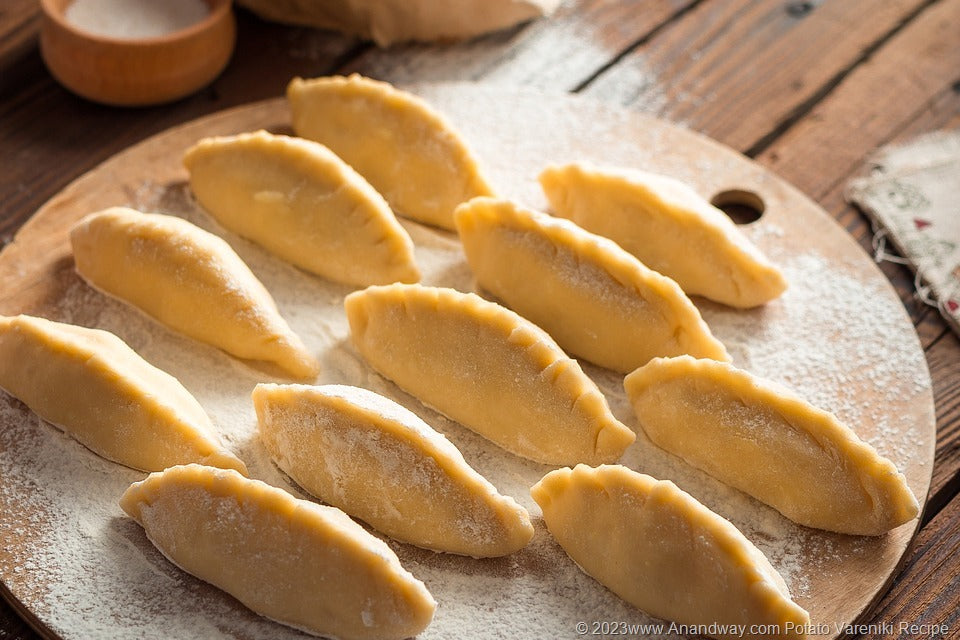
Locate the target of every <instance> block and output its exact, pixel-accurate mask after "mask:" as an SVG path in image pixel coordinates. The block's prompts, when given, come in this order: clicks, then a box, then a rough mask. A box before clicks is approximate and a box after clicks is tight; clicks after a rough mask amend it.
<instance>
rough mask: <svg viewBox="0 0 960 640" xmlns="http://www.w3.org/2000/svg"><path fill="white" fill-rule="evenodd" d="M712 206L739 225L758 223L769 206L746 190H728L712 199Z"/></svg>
mask: <svg viewBox="0 0 960 640" xmlns="http://www.w3.org/2000/svg"><path fill="white" fill-rule="evenodd" d="M710 204H712V205H713V206H715V207H716V208H717V209H720V210H721V211H723V212H724V213H725V214H727V216H728V217H729V218H730V219H731V220H733V221H734V222H736V223H737V224H750V223H751V222H756V221H757V220H759V219H760V216H762V215H763V212H764V211H765V210H766V208H767V205H766V204H765V203H764V201H763V198H761V197H760V196H759V195H757V194H756V193H754V192H753V191H748V190H746V189H727V190H726V191H721V192H720V193H717V194H716V195H714V196H713V197H712V198H710Z"/></svg>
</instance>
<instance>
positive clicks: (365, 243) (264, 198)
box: [183, 131, 420, 287]
mask: <svg viewBox="0 0 960 640" xmlns="http://www.w3.org/2000/svg"><path fill="white" fill-rule="evenodd" d="M183 162H184V164H185V165H186V167H187V169H188V170H189V171H190V187H191V188H192V189H193V192H194V193H195V194H196V196H197V200H199V201H200V204H201V205H203V207H204V209H206V210H207V211H209V212H210V214H211V215H212V216H213V217H214V218H216V219H217V220H218V221H219V222H220V223H221V224H222V225H223V226H224V227H226V228H227V229H230V230H231V231H233V232H234V233H238V234H240V235H242V236H244V237H246V238H249V239H251V240H253V241H254V242H256V243H258V244H260V245H262V246H264V247H265V248H266V249H268V250H269V251H272V252H273V253H275V254H277V255H278V256H280V257H281V258H283V259H284V260H288V261H289V262H291V263H293V264H295V265H296V266H298V267H300V268H301V269H305V270H307V271H310V272H312V273H316V274H318V275H321V276H323V277H325V278H329V279H331V280H336V281H337V282H344V283H346V284H353V285H359V286H364V287H365V286H367V285H371V284H390V283H391V282H416V281H417V280H419V279H420V272H419V271H418V270H417V266H416V264H414V260H413V242H412V241H411V240H410V236H408V235H407V232H406V231H404V229H403V227H401V226H400V223H398V222H397V219H396V218H395V217H394V216H393V212H392V211H391V210H390V207H389V206H388V205H387V203H386V201H385V200H384V199H383V196H381V195H380V194H379V193H377V192H376V191H375V190H374V188H373V187H371V186H370V184H369V183H368V182H367V181H366V180H364V179H363V177H361V176H360V175H359V174H358V173H357V172H356V171H354V170H353V169H351V168H350V166H349V165H347V164H346V163H345V162H344V161H343V160H341V159H340V158H338V157H337V156H336V155H335V154H334V153H333V152H332V151H330V150H329V149H327V148H326V147H324V146H323V145H322V144H319V143H317V142H311V141H309V140H303V139H302V138H291V137H289V136H281V135H272V134H270V133H267V132H266V131H257V132H256V133H245V134H241V135H237V136H230V137H222V138H206V139H204V140H201V141H200V142H199V143H197V144H196V145H195V146H194V147H193V148H191V149H190V150H189V151H187V153H186V155H185V156H184V158H183Z"/></svg>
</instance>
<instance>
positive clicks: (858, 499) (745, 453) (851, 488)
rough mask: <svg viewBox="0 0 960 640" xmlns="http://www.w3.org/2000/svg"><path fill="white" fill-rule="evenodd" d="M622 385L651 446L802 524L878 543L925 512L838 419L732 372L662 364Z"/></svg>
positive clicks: (685, 360) (700, 363)
mask: <svg viewBox="0 0 960 640" xmlns="http://www.w3.org/2000/svg"><path fill="white" fill-rule="evenodd" d="M624 386H625V388H626V391H627V395H628V396H629V398H630V402H631V403H632V404H633V408H634V410H635V411H636V413H637V417H638V420H639V422H640V426H641V427H643V430H644V431H645V432H646V434H647V436H648V437H649V438H650V439H651V440H652V441H653V442H654V444H656V445H657V446H659V447H662V448H663V449H666V450H667V451H669V452H670V453H673V454H674V455H677V456H680V457H681V458H683V459H684V460H686V461H687V462H689V463H690V464H692V465H694V466H695V467H698V468H700V469H703V470H704V471H706V472H707V473H709V474H710V475H712V476H714V477H715V478H718V479H720V480H722V481H723V482H725V483H727V484H729V485H731V486H733V487H736V488H737V489H740V490H741V491H744V492H746V493H748V494H750V495H752V496H753V497H755V498H757V499H758V500H760V501H761V502H764V503H766V504H768V505H770V506H772V507H773V508H775V509H776V510H778V511H779V512H780V513H782V514H783V515H785V516H786V517H788V518H790V519H791V520H793V521H795V522H798V523H800V524H803V525H806V526H808V527H816V528H818V529H826V530H828V531H837V532H840V533H849V534H857V535H880V534H882V533H885V532H886V531H889V530H890V529H893V528H894V527H897V526H899V525H901V524H903V523H905V522H909V521H910V520H912V519H913V518H915V517H916V516H917V513H918V512H919V505H918V504H917V499H916V498H915V497H914V495H913V493H912V492H911V491H910V488H909V487H908V486H907V483H906V480H905V479H904V477H903V475H902V474H901V473H899V472H898V471H897V469H896V467H895V466H894V465H893V463H892V462H890V461H889V460H887V459H886V458H883V457H881V456H880V455H879V454H878V453H877V452H876V451H875V450H874V449H873V447H871V446H870V445H869V444H867V443H865V442H863V441H862V440H860V438H858V437H857V435H856V434H855V433H854V432H853V431H852V430H851V429H850V428H848V427H846V426H845V425H843V424H841V423H840V422H839V421H838V420H837V419H836V418H835V417H834V416H833V414H830V413H827V412H826V411H822V410H820V409H817V408H816V407H813V406H812V405H810V404H809V403H807V402H805V401H803V400H801V399H800V398H798V397H797V396H795V395H794V394H793V393H791V392H789V391H787V390H786V389H782V388H779V387H778V386H775V385H773V384H772V383H769V382H766V381H764V380H761V379H759V378H756V377H754V376H752V375H750V374H749V373H747V372H745V371H741V370H739V369H736V368H734V367H733V366H731V365H729V364H725V363H719V362H713V361H710V360H695V359H693V358H690V357H680V358H663V359H656V360H653V361H651V362H650V363H649V364H647V365H646V366H645V367H642V368H641V369H638V370H637V371H634V372H633V373H631V374H630V375H628V376H627V377H626V380H625V381H624Z"/></svg>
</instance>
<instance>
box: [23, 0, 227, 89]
mask: <svg viewBox="0 0 960 640" xmlns="http://www.w3.org/2000/svg"><path fill="white" fill-rule="evenodd" d="M72 1H73V0H41V1H40V5H41V7H42V9H43V18H44V19H43V26H42V28H41V31H40V52H41V54H42V55H43V60H44V62H45V63H46V65H47V68H48V69H50V73H52V74H53V77H54V78H56V79H57V81H58V82H59V83H60V84H62V85H63V86H64V87H66V88H67V89H69V90H70V91H72V92H74V93H76V94H77V95H79V96H82V97H84V98H87V99H89V100H93V101H94V102H100V103H103V104H109V105H116V106H144V105H152V104H160V103H164V102H171V101H173V100H176V99H178V98H182V97H184V96H187V95H189V94H191V93H193V92H194V91H197V90H198V89H200V88H202V87H204V86H206V85H207V84H209V83H210V82H211V81H212V80H213V79H214V78H216V77H217V76H218V75H219V74H220V72H221V71H223V68H224V67H226V66H227V62H228V61H229V60H230V55H231V54H232V53H233V46H234V43H235V42H236V22H235V20H234V17H233V12H232V11H231V0H205V2H206V3H207V4H208V5H209V7H210V13H209V14H208V15H207V17H206V18H204V19H203V20H201V21H200V22H198V23H196V24H194V25H191V26H189V27H187V28H186V29H181V30H179V31H175V32H173V33H170V34H166V35H163V36H159V37H155V38H137V39H123V38H117V37H110V36H102V35H98V34H94V33H90V32H87V31H83V30H81V29H80V28H79V27H77V26H75V25H73V24H72V23H70V22H68V21H67V20H66V18H65V17H64V12H65V11H66V8H67V6H68V5H69V4H70V3H71V2H72ZM160 1H163V0H160Z"/></svg>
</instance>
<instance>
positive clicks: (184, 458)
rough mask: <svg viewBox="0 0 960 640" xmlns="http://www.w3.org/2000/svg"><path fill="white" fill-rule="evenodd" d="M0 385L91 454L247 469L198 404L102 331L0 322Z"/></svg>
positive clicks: (128, 461)
mask: <svg viewBox="0 0 960 640" xmlns="http://www.w3.org/2000/svg"><path fill="white" fill-rule="evenodd" d="M0 387H2V388H3V389H5V390H6V391H7V392H8V393H10V394H11V395H13V396H15V397H17V398H19V399H20V400H21V401H22V402H23V403H24V404H26V405H27V406H28V407H30V408H31V409H32V410H33V411H34V412H35V413H36V414H37V415H38V416H40V417H41V418H43V419H44V420H46V421H47V422H50V423H51V424H54V425H56V426H57V427H59V428H61V429H63V430H64V431H65V432H67V433H68V434H70V435H71V436H73V437H74V438H76V439H77V440H78V441H80V442H81V443H82V444H83V445H85V446H86V447H87V448H89V449H90V450H91V451H93V452H94V453H96V454H98V455H100V456H102V457H104V458H106V459H108V460H112V461H114V462H119V463H120V464H123V465H126V466H128V467H133V468H134V469H140V470H143V471H159V470H161V469H166V468H167V467H171V466H173V465H176V464H186V463H188V462H200V463H203V464H207V465H211V466H215V467H224V468H228V469H236V470H238V471H240V472H241V473H243V474H246V472H247V468H246V466H244V464H243V462H241V461H240V460H239V459H238V458H237V457H236V456H235V455H233V454H232V453H230V452H229V451H227V450H226V449H224V448H223V445H221V444H220V443H219V442H218V441H217V438H216V437H215V436H214V429H213V425H212V424H211V423H210V418H208V417H207V414H206V413H205V412H204V410H203V407H201V406H200V403H198V402H197V401H196V399H194V397H193V396H192V395H190V392H189V391H187V390H186V389H184V388H183V385H181V384H180V382H179V381H178V380H177V379H176V378H174V377H173V376H171V375H169V374H167V373H165V372H163V371H161V370H160V369H157V368H156V367H154V366H152V365H151V364H150V363H148V362H147V361H146V360H144V359H143V358H141V357H140V356H139V355H137V353H136V352H135V351H134V350H133V349H131V348H130V347H128V346H127V344H126V343H125V342H124V341H123V340H121V339H120V338H118V337H117V336H115V335H113V334H112V333H108V332H107V331H100V330H98V329H87V328H85V327H77V326H74V325H72V324H63V323H60V322H51V321H50V320H45V319H43V318H34V317H31V316H24V315H21V316H15V317H12V318H5V317H0Z"/></svg>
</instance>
